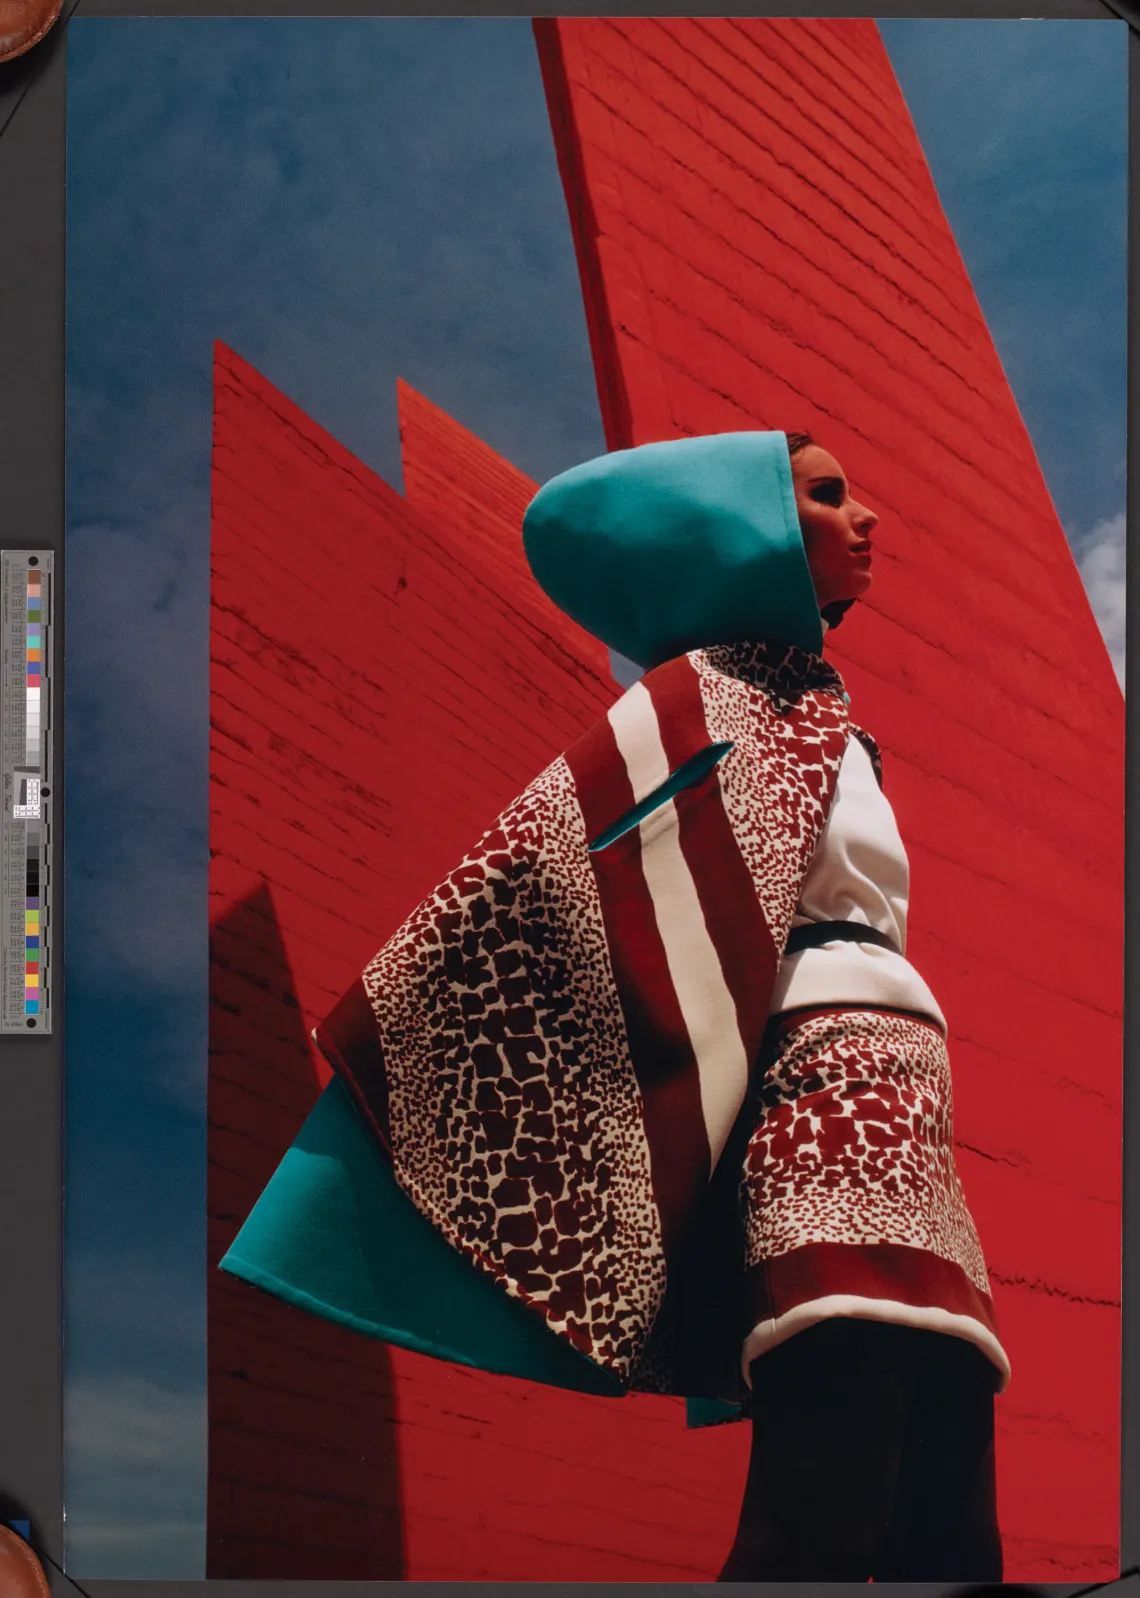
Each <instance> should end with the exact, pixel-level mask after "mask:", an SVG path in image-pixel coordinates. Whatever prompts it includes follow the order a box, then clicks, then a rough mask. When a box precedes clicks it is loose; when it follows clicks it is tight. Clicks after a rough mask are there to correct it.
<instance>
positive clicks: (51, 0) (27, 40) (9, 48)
mask: <svg viewBox="0 0 1140 1598" xmlns="http://www.w3.org/2000/svg"><path fill="white" fill-rule="evenodd" d="M62 3H63V0H0V61H10V60H11V59H12V57H13V56H18V55H23V53H24V51H25V50H30V49H31V48H32V46H33V45H34V44H39V42H40V40H41V39H42V38H43V36H44V34H45V33H46V32H47V31H48V29H49V28H50V27H51V25H52V23H53V22H54V21H55V19H56V17H58V16H59V10H60V6H61V5H62ZM0 1568H3V1567H0ZM44 1590H45V1592H46V1590H47V1589H46V1588H45V1589H44ZM5 1598H6V1595H5Z"/></svg>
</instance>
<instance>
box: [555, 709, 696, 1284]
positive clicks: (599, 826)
mask: <svg viewBox="0 0 1140 1598" xmlns="http://www.w3.org/2000/svg"><path fill="white" fill-rule="evenodd" d="M566 760H567V764H568V765H569V767H570V772H571V775H572V776H573V778H574V781H575V784H576V786H577V790H578V799H579V803H580V805H581V806H582V812H583V815H584V817H585V821H586V829H587V833H588V835H589V836H590V837H592V838H593V837H597V836H598V834H599V833H601V832H602V831H604V830H605V828H606V827H608V826H611V825H612V824H613V822H614V821H615V820H617V819H618V817H619V816H621V815H623V814H624V813H625V811H626V810H628V809H629V808H630V807H631V806H632V804H633V802H634V801H633V789H632V787H631V785H630V783H629V778H628V775H627V774H626V770H625V762H624V760H623V759H622V755H621V751H620V750H619V749H618V746H617V741H616V739H615V738H614V734H613V729H612V728H611V727H610V725H609V722H608V721H603V722H602V723H600V724H599V726H598V727H597V728H595V729H594V730H593V732H592V733H591V735H590V741H589V744H588V746H587V740H585V739H583V740H581V741H580V742H579V743H578V744H575V745H574V747H573V748H572V749H570V750H569V751H568V752H567V755H566ZM615 771H619V772H620V773H621V777H622V779H623V781H624V794H621V795H620V796H619V790H620V789H621V786H622V783H621V782H619V781H618V780H617V779H616V778H615ZM590 861H591V864H592V866H593V871H594V879H595V881H596V883H597V886H598V895H599V898H600V901H601V909H602V919H603V923H604V926H605V933H606V942H607V944H608V947H609V956H610V963H611V966H612V968H613V973H614V980H615V982H616V984H617V990H618V997H619V999H620V1001H621V1007H622V1015H623V1017H624V1019H625V1027H626V1036H627V1038H628V1041H629V1050H630V1056H631V1059H632V1062H633V1070H634V1075H635V1077H636V1079H637V1084H638V1088H639V1089H640V1092H641V1098H642V1117H643V1123H644V1126H645V1134H646V1138H647V1141H648V1143H649V1156H650V1170H651V1174H652V1181H653V1195H654V1198H655V1200H656V1203H657V1209H658V1213H659V1215H660V1219H661V1235H662V1243H663V1246H664V1249H665V1255H666V1259H668V1258H669V1257H670V1256H671V1255H672V1253H673V1252H674V1250H675V1249H676V1247H677V1245H678V1243H679V1241H680V1239H681V1235H682V1232H683V1230H684V1227H685V1225H686V1223H687V1222H688V1221H689V1220H690V1218H691V1215H692V1211H693V1205H694V1201H695V1199H696V1197H697V1196H698V1195H700V1194H701V1193H703V1191H704V1189H705V1187H706V1185H707V1183H708V1178H709V1169H710V1158H709V1145H708V1137H707V1135H706V1133H705V1123H704V1115H703V1113H702V1110H701V1090H700V1079H699V1077H698V1075H697V1062H696V1057H695V1055H694V1054H693V1050H692V1045H691V1044H690V1042H689V1033H688V1028H687V1027H686V1025H685V1019H684V1016H683V1015H682V1013H681V1006H680V1003H679V1002H678V999H677V994H676V991H675V990H674V987H673V981H672V978H671V976H670V974H669V965H668V961H667V959H666V956H665V946H664V944H663V942H662V940H661V934H660V932H659V930H658V927H657V917H656V914H655V912H654V909H653V900H652V898H651V897H650V893H649V887H648V884H647V883H646V880H645V872H644V870H643V868H642V862H641V836H640V832H639V830H638V829H636V828H635V829H634V830H633V831H631V832H627V833H625V834H624V835H623V836H622V837H620V838H619V839H618V840H617V842H616V843H613V844H611V845H610V846H609V848H608V849H601V850H598V851H596V852H595V853H593V854H591V856H590Z"/></svg>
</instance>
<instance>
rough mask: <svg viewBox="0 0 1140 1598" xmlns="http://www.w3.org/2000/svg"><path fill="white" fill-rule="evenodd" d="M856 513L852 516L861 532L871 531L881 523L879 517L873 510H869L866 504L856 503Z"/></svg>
mask: <svg viewBox="0 0 1140 1598" xmlns="http://www.w3.org/2000/svg"><path fill="white" fill-rule="evenodd" d="M854 510H855V514H854V516H853V518H852V521H853V522H854V525H855V526H856V527H857V528H858V529H859V531H860V532H861V533H870V532H873V531H874V529H875V528H876V527H877V526H878V525H879V518H878V517H877V516H876V515H875V513H874V511H873V510H868V509H867V507H866V505H859V504H856V505H855V507H854Z"/></svg>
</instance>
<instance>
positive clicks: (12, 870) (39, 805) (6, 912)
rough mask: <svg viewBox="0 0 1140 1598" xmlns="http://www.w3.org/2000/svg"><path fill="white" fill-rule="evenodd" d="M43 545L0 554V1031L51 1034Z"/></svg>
mask: <svg viewBox="0 0 1140 1598" xmlns="http://www.w3.org/2000/svg"><path fill="white" fill-rule="evenodd" d="M52 576H53V563H52V553H51V551H50V550H18V549H6V550H3V551H0V633H2V648H3V661H2V676H3V681H2V689H0V692H2V695H3V698H2V710H3V762H4V765H3V780H4V815H3V827H4V837H3V861H2V866H3V879H2V883H0V888H2V893H3V911H2V914H3V920H2V922H0V972H2V979H3V986H2V991H0V1001H2V1002H0V1011H2V1015H0V1030H2V1031H4V1032H9V1033H11V1032H23V1033H28V1032H37V1033H48V1032H50V1031H51V980H50V979H51V944H50V928H51V902H50V889H51V864H50V847H51V819H52V818H51V809H52V800H51V783H52V759H53V749H52V743H53V739H52V724H51V723H52V717H51V652H50V651H51V626H52V619H51V612H52Z"/></svg>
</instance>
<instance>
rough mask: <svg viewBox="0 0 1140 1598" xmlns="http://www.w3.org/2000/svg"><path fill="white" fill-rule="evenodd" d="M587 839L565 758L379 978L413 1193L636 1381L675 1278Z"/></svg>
mask: <svg viewBox="0 0 1140 1598" xmlns="http://www.w3.org/2000/svg"><path fill="white" fill-rule="evenodd" d="M586 842H587V840H586V836H585V827H584V823H583V821H582V816H581V811H580V809H579V807H578V803H577V800H576V799H575V796H574V785H573V780H572V778H571V776H570V772H569V770H568V768H567V766H566V762H565V761H564V760H563V759H561V758H559V759H558V760H556V761H555V762H554V763H553V765H551V766H550V767H549V768H548V769H547V771H546V772H544V773H543V775H542V776H541V777H540V778H539V779H538V780H537V781H536V782H535V783H533V784H532V785H531V787H530V788H529V789H528V790H527V792H526V793H525V794H524V795H523V796H522V798H521V799H519V800H518V801H516V803H515V804H514V805H513V806H511V807H510V808H509V809H508V810H507V811H505V812H504V814H503V815H502V816H501V817H500V819H499V821H498V823H497V824H496V825H495V826H494V827H493V828H492V829H491V830H490V831H489V832H488V833H487V834H486V835H485V836H484V838H483V839H482V841H481V842H480V844H479V845H478V846H477V847H476V849H475V850H474V851H473V852H472V854H471V855H470V856H469V857H468V859H467V860H466V861H465V862H464V864H463V865H462V866H460V867H459V869H458V870H457V871H455V872H453V873H452V874H451V876H450V877H448V878H447V880H446V881H445V882H444V883H442V884H441V886H440V887H439V888H438V889H437V890H436V891H435V893H434V894H433V895H432V896H431V897H430V898H429V899H427V900H426V901H425V902H424V903H423V904H422V905H421V906H420V907H419V909H418V910H417V911H416V913H415V914H414V915H413V916H412V918H411V919H410V920H409V921H408V922H407V923H406V924H405V926H404V927H403V928H402V929H401V931H400V933H398V934H397V936H396V938H395V939H393V941H392V942H391V943H390V944H388V945H387V946H386V947H385V948H384V949H383V950H382V951H381V952H380V954H379V955H378V956H377V957H376V959H375V960H374V961H373V962H372V964H371V965H370V966H369V967H368V968H367V970H366V972H365V974H364V983H365V989H366V991H367V992H368V995H369V997H370V998H371V1000H372V1002H373V1005H374V1008H375V1009H376V1010H377V1013H378V1015H379V1017H380V1022H381V1041H382V1046H383V1048H384V1054H385V1058H386V1060H387V1061H389V1062H390V1066H389V1069H390V1085H389V1096H390V1099H389V1105H390V1107H389V1115H390V1123H391V1129H392V1144H393V1150H394V1154H395V1165H396V1175H397V1177H398V1179H399V1180H400V1182H401V1185H402V1186H403V1187H404V1188H405V1189H406V1190H407V1192H408V1193H409V1194H410V1196H411V1197H412V1198H413V1200H414V1201H415V1203H416V1204H417V1206H418V1207H419V1208H420V1209H421V1210H422V1211H423V1213H424V1214H426V1215H427V1216H428V1217H429V1218H430V1219H431V1220H432V1221H433V1222H434V1223H435V1224H436V1226H437V1227H438V1228H439V1230H440V1231H441V1232H442V1233H443V1234H444V1236H445V1237H447V1238H448V1239H449V1241H450V1242H451V1243H453V1244H454V1245H455V1246H456V1247H457V1248H459V1249H461V1250H462V1251H463V1252H465V1253H467V1254H469V1255H470V1256H472V1257H473V1258H475V1259H476V1260H478V1261H479V1262H480V1263H481V1264H482V1265H483V1266H484V1267H485V1268H487V1269H489V1270H490V1271H491V1272H492V1273H493V1274H494V1275H496V1276H498V1277H499V1278H500V1280H501V1282H502V1285H503V1286H504V1287H505V1288H506V1290H507V1291H508V1292H510V1293H512V1294H514V1295H515V1296H517V1297H520V1298H522V1299H524V1300H525V1301H527V1302H528V1303H530V1304H532V1305H533V1306H534V1307H535V1308H537V1309H540V1310H541V1312H542V1313H543V1314H544V1315H545V1317H546V1319H547V1320H548V1322H549V1324H550V1325H551V1326H552V1327H553V1328H554V1329H555V1330H556V1331H559V1332H561V1333H562V1334H563V1335H564V1336H566V1337H567V1338H568V1340H569V1341H570V1342H571V1343H572V1344H573V1345H574V1346H575V1347H576V1348H578V1349H580V1350H581V1351H582V1352H583V1353H586V1354H588V1355H589V1356H590V1357H592V1358H593V1359H595V1360H597V1361H598V1362H599V1363H601V1364H603V1365H606V1366H608V1367H610V1368H611V1369H614V1370H616V1371H617V1372H618V1373H619V1374H621V1375H625V1374H626V1373H627V1371H628V1368H629V1365H630V1363H631V1361H632V1358H633V1356H634V1353H635V1352H636V1348H637V1346H638V1345H639V1344H640V1342H641V1341H642V1338H643V1336H644V1333H645V1329H646V1326H647V1325H648V1324H649V1323H650V1322H651V1321H652V1319H653V1318H654V1316H655V1315H656V1312H657V1309H658V1306H659V1304H660V1301H661V1298H662V1295H663V1293H664V1289H665V1265H664V1255H663V1252H662V1246H661V1229H660V1223H659V1220H658V1216H657V1210H656V1206H655V1205H654V1203H653V1199H652V1190H651V1183H650V1166H649V1147H648V1144H647V1142H646V1138H645V1131H644V1128H643V1126H642V1122H641V1116H640V1103H639V1096H638V1091H637V1084H636V1081H635V1078H634V1075H633V1067H632V1064H631V1062H630V1057H629V1048H628V1045H627V1043H626V1037H625V1024H624V1021H623V1019H622V1014H621V1008H620V1004H619V1001H618V995H617V989H616V986H615V984H614V980H613V975H612V972H611V969H610V963H609V956H608V953H607V949H606V941H605V934H604V930H603V925H602V914H601V907H600V905H599V902H598V897H597V892H596V890H595V889H594V885H593V879H592V877H590V876H589V875H587V874H585V873H583V872H581V871H580V870H578V869H576V867H577V864H578V859H579V858H580V857H581V856H582V855H584V853H585V849H586ZM540 966H541V968H542V971H543V975H542V976H541V977H537V976H536V972H537V970H538V968H539V967H540ZM619 1284H620V1287H619Z"/></svg>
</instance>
